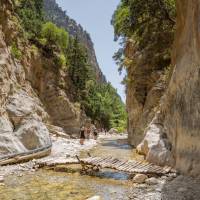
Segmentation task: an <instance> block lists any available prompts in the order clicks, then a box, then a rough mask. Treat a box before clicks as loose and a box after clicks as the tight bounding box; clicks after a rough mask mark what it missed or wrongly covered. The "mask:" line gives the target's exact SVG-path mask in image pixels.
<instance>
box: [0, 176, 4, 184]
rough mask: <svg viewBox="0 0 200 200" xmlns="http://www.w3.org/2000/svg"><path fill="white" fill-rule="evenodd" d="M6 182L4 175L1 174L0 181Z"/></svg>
mask: <svg viewBox="0 0 200 200" xmlns="http://www.w3.org/2000/svg"><path fill="white" fill-rule="evenodd" d="M3 182H4V177H3V176H2V175H0V183H3Z"/></svg>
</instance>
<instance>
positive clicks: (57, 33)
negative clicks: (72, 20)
mask: <svg viewBox="0 0 200 200" xmlns="http://www.w3.org/2000/svg"><path fill="white" fill-rule="evenodd" d="M41 36H42V39H43V40H44V39H45V40H46V45H48V46H52V45H56V46H58V47H59V48H60V49H61V50H62V51H64V50H66V49H67V46H68V42H69V34H68V33H67V32H66V31H65V30H64V29H62V28H58V27H57V26H56V25H55V24H53V23H52V22H47V23H45V24H44V25H43V26H42V31H41Z"/></svg>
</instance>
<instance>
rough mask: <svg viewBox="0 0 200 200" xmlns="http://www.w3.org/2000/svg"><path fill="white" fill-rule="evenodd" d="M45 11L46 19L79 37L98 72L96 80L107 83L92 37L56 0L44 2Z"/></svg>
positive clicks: (45, 0)
mask: <svg viewBox="0 0 200 200" xmlns="http://www.w3.org/2000/svg"><path fill="white" fill-rule="evenodd" d="M44 9H45V15H46V19H48V20H49V21H52V22H53V23H55V24H56V25H57V26H59V27H63V28H64V29H66V30H67V31H68V32H69V34H70V35H71V36H73V37H76V36H77V37H78V38H79V40H80V42H81V43H82V44H83V45H84V46H85V47H86V48H87V50H88V56H89V61H90V64H91V66H93V68H94V70H95V72H96V78H97V80H98V81H99V82H100V83H105V82H106V78H105V76H104V75H103V73H102V71H101V69H100V67H99V64H98V62H97V58H96V54H95V50H94V45H93V42H92V40H91V37H90V35H89V33H87V31H85V30H84V29H83V27H82V26H81V25H80V24H77V23H76V21H75V20H73V19H71V18H70V17H69V16H68V15H67V14H66V12H65V11H63V10H62V8H60V7H59V6H58V4H57V3H56V1H55V0H44Z"/></svg>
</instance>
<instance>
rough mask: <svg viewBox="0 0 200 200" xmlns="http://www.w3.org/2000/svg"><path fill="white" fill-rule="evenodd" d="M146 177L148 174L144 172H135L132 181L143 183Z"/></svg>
mask: <svg viewBox="0 0 200 200" xmlns="http://www.w3.org/2000/svg"><path fill="white" fill-rule="evenodd" d="M147 178H148V176H147V175H145V174H136V175H135V176H134V178H133V182H134V183H139V184H141V183H144V182H145V180H146V179H147Z"/></svg>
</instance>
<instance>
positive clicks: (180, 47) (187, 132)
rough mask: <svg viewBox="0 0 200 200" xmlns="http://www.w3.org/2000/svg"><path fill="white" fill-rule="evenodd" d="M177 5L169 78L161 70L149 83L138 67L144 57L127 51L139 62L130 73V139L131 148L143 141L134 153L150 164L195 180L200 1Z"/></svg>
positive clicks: (199, 156) (198, 168) (199, 145)
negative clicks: (167, 167) (167, 168)
mask: <svg viewBox="0 0 200 200" xmlns="http://www.w3.org/2000/svg"><path fill="white" fill-rule="evenodd" d="M176 4H177V24H176V34H175V41H174V45H173V51H172V65H171V66H170V69H169V72H168V74H166V73H165V72H164V71H161V73H160V75H158V76H153V77H154V78H153V79H152V70H151V69H150V71H148V67H147V66H145V65H144V64H142V65H141V64H140V63H141V62H140V61H141V59H142V57H143V56H144V55H142V54H141V53H137V51H136V50H135V48H134V45H132V47H130V45H128V46H127V48H128V49H129V51H130V52H131V55H132V57H133V55H134V58H136V59H135V60H136V61H137V62H136V63H134V67H133V66H131V67H130V68H128V77H129V78H130V80H131V81H130V82H128V88H127V106H128V112H129V138H130V142H131V144H133V145H135V146H136V145H138V144H139V143H140V142H141V140H142V142H141V143H140V144H139V145H138V146H137V151H138V152H139V153H142V154H144V155H145V156H146V159H147V160H148V161H150V162H153V163H156V164H161V165H165V164H169V165H172V166H174V167H176V169H178V171H180V172H181V173H185V174H189V175H193V176H197V175H199V174H200V173H199V172H200V142H199V141H200V50H199V49H200V46H199V44H200V28H199V19H200V1H195V0H191V1H188V0H178V1H177V3H176ZM126 54H127V55H128V53H126ZM141 66H142V68H141ZM153 71H154V72H153V74H157V72H158V73H159V71H155V70H153ZM162 73H163V74H164V77H163V76H162ZM166 75H167V77H166ZM162 77H163V78H164V79H162ZM167 79H169V80H167ZM152 80H153V81H152ZM162 80H165V81H164V82H163V81H162ZM149 83H151V84H149ZM152 83H153V84H152ZM149 86H150V87H149ZM145 90H146V94H145ZM142 100H144V101H142ZM143 137H144V139H142V138H143Z"/></svg>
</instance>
